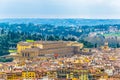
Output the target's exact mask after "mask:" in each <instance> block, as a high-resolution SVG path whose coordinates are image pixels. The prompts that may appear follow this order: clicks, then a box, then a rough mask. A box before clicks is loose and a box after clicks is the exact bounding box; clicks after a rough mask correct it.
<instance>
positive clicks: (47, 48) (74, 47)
mask: <svg viewBox="0 0 120 80" xmlns="http://www.w3.org/2000/svg"><path fill="white" fill-rule="evenodd" d="M82 47H83V44H82V43H78V42H71V41H34V42H19V43H18V44H17V53H18V55H19V56H21V57H23V58H35V57H40V56H46V57H47V56H48V57H55V56H56V57H69V56H72V55H73V54H76V53H78V52H79V51H80V49H81V48H82Z"/></svg>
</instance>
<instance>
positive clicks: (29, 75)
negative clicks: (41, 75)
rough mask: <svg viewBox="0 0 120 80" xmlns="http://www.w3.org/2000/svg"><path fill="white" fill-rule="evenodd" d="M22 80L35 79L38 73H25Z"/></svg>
mask: <svg viewBox="0 0 120 80" xmlns="http://www.w3.org/2000/svg"><path fill="white" fill-rule="evenodd" d="M22 78H23V79H35V78H36V73H35V71H23V72H22Z"/></svg>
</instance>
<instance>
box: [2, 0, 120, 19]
mask: <svg viewBox="0 0 120 80" xmlns="http://www.w3.org/2000/svg"><path fill="white" fill-rule="evenodd" d="M119 3H120V0H0V18H87V19H120V5H119Z"/></svg>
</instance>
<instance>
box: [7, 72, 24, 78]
mask: <svg viewBox="0 0 120 80" xmlns="http://www.w3.org/2000/svg"><path fill="white" fill-rule="evenodd" d="M6 75H7V80H22V75H21V73H19V72H15V73H7V74H6Z"/></svg>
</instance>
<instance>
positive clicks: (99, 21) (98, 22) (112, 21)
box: [0, 18, 120, 26]
mask: <svg viewBox="0 0 120 80" xmlns="http://www.w3.org/2000/svg"><path fill="white" fill-rule="evenodd" d="M0 23H10V24H14V23H17V24H20V23H25V24H26V23H34V24H50V25H57V26H68V25H73V26H74V25H79V26H83V25H88V26H91V25H106V24H111V25H113V24H120V19H39V18H38V19H37V18H10V19H0Z"/></svg>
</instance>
